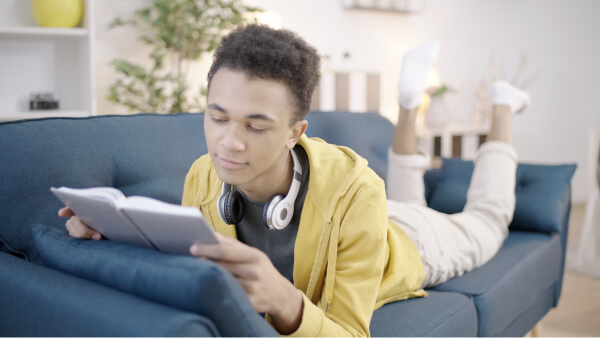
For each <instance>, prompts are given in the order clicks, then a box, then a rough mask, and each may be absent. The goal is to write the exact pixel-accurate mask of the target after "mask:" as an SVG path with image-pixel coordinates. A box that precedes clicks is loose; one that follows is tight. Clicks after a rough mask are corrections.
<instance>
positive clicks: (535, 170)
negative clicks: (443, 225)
mask: <svg viewBox="0 0 601 338" xmlns="http://www.w3.org/2000/svg"><path fill="white" fill-rule="evenodd" d="M473 171H474V164H473V162H471V161H463V160H460V159H444V160H443V165H442V168H441V169H440V171H439V173H440V174H439V176H438V177H436V179H437V182H436V185H435V188H431V190H430V191H428V193H427V196H428V205H429V206H430V207H431V208H433V209H436V210H438V211H440V212H444V213H447V214H454V213H458V212H461V211H462V210H463V207H464V205H465V201H466V196H467V189H468V188H469V184H470V179H471V177H472V172H473ZM575 171H576V166H575V165H554V166H550V165H532V164H523V163H520V164H519V165H518V168H517V173H516V188H515V195H516V208H515V215H514V218H513V221H512V222H511V225H510V226H509V228H510V230H524V231H537V232H546V233H553V232H562V229H561V228H562V225H563V219H564V216H565V214H566V213H568V212H569V203H568V202H569V199H570V181H571V180H572V176H573V175H574V172H575ZM432 178H434V176H432ZM429 186H430V187H431V186H433V184H429Z"/></svg>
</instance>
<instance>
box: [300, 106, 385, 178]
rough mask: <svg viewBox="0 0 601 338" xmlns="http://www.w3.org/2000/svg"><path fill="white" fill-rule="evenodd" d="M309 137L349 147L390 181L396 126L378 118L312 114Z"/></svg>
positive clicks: (308, 118)
mask: <svg viewBox="0 0 601 338" xmlns="http://www.w3.org/2000/svg"><path fill="white" fill-rule="evenodd" d="M307 121H308V122H309V126H308V127H307V132H306V134H307V136H309V137H319V138H321V139H323V140H325V141H326V142H328V143H331V144H337V145H342V146H346V147H349V148H351V149H353V150H354V151H356V152H357V154H359V155H361V156H362V157H364V158H365V159H366V160H367V161H368V162H369V167H370V168H372V169H373V170H374V171H375V172H376V173H377V174H378V175H380V177H382V179H384V180H386V171H387V169H388V168H387V163H388V147H390V144H391V143H392V136H393V133H394V126H393V125H392V124H391V123H390V121H388V120H387V119H385V118H383V117H382V116H381V115H378V114H373V113H369V114H352V113H351V114H349V113H348V112H340V111H335V112H311V113H309V115H307Z"/></svg>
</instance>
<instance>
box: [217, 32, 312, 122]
mask: <svg viewBox="0 0 601 338" xmlns="http://www.w3.org/2000/svg"><path fill="white" fill-rule="evenodd" d="M319 63H320V58H319V55H318V54H317V50H316V49H315V48H314V47H313V46H311V45H309V44H307V43H306V42H305V41H304V40H303V39H302V38H301V37H300V36H298V35H297V34H296V33H294V32H292V31H289V30H287V29H273V28H270V27H268V26H265V25H259V24H251V25H247V26H244V27H240V28H238V29H236V30H234V31H233V32H231V33H230V34H228V35H227V36H225V37H224V38H223V40H222V41H221V44H220V45H219V47H218V48H217V50H215V54H214V56H213V65H212V66H211V69H210V70H209V75H208V77H207V80H208V83H209V84H208V86H209V91H210V88H211V79H212V78H213V76H214V75H215V73H217V71H218V70H219V69H220V68H222V67H225V68H228V69H231V70H234V71H242V72H244V73H245V74H246V75H248V76H250V77H255V76H256V77H259V78H262V79H274V80H280V81H283V82H284V83H285V84H286V85H287V86H288V88H289V89H290V92H291V93H292V95H293V97H294V101H295V105H296V111H295V112H294V115H293V118H292V119H291V121H290V125H292V124H294V123H296V122H297V121H300V120H303V119H304V118H305V116H306V115H307V113H308V112H309V107H310V105H311V97H312V95H313V90H314V89H315V86H316V85H317V83H318V81H319V74H320V73H319V69H320V66H319Z"/></svg>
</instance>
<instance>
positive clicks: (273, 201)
mask: <svg viewBox="0 0 601 338" xmlns="http://www.w3.org/2000/svg"><path fill="white" fill-rule="evenodd" d="M283 199H284V196H282V195H273V196H271V198H270V199H268V200H267V203H265V207H264V208H263V225H264V226H265V227H267V228H268V229H274V227H273V226H272V225H273V224H271V225H270V223H271V222H272V220H273V218H272V215H273V210H274V209H275V208H276V206H277V204H278V203H279V202H280V201H281V200H283Z"/></svg>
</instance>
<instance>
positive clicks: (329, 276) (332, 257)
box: [326, 220, 340, 312]
mask: <svg viewBox="0 0 601 338" xmlns="http://www.w3.org/2000/svg"><path fill="white" fill-rule="evenodd" d="M328 224H329V225H330V226H331V225H332V221H331V220H330V221H328ZM339 233H340V226H339V225H338V226H337V225H335V226H333V229H332V230H331V233H330V243H329V245H328V267H327V271H326V301H327V304H326V312H328V311H329V310H330V304H332V299H333V298H334V283H335V282H336V258H337V257H338V235H339Z"/></svg>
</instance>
